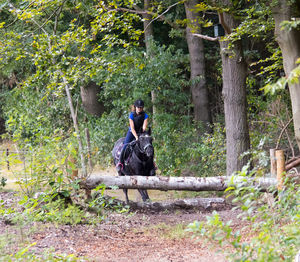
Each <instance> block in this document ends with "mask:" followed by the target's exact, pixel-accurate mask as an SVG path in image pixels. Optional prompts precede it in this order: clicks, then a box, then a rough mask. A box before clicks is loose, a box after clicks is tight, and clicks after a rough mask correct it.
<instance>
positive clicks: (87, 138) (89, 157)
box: [85, 128, 93, 172]
mask: <svg viewBox="0 0 300 262" xmlns="http://www.w3.org/2000/svg"><path fill="white" fill-rule="evenodd" d="M85 136H86V142H87V151H88V166H89V172H92V170H93V162H92V157H91V155H92V149H91V138H90V132H89V129H88V128H85Z"/></svg>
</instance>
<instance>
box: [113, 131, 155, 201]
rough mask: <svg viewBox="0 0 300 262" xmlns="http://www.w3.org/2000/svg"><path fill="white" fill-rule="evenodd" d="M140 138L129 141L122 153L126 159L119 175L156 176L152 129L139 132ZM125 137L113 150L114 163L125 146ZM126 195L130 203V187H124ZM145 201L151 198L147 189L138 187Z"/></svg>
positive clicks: (117, 160)
mask: <svg viewBox="0 0 300 262" xmlns="http://www.w3.org/2000/svg"><path fill="white" fill-rule="evenodd" d="M138 137H139V138H138V140H137V141H132V142H131V143H129V144H128V145H127V146H126V148H125V150H123V152H122V154H124V155H123V159H124V163H125V164H124V166H123V169H122V170H120V171H118V174H119V176H154V175H155V166H154V163H153V158H154V148H153V145H152V137H151V130H149V131H148V132H143V133H140V134H138ZM124 140H125V138H124V137H123V138H120V139H119V140H118V141H117V142H116V143H115V146H114V148H113V151H112V155H113V158H114V163H115V165H117V163H118V162H119V159H120V154H121V151H122V148H123V141H124ZM123 191H124V193H125V197H126V203H127V204H128V203H129V199H128V189H123ZM138 191H139V192H140V194H141V196H142V199H143V201H144V202H145V201H147V200H149V199H150V198H149V195H148V192H147V190H146V189H138Z"/></svg>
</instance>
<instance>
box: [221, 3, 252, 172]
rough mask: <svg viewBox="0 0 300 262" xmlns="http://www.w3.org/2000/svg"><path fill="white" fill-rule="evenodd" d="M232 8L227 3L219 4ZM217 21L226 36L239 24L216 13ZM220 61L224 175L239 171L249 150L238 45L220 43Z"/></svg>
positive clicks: (244, 69)
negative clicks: (224, 143)
mask: <svg viewBox="0 0 300 262" xmlns="http://www.w3.org/2000/svg"><path fill="white" fill-rule="evenodd" d="M223 2H224V4H226V5H227V6H230V7H233V6H232V4H231V1H229V0H225V1H223ZM219 20H220V23H221V24H222V26H223V28H224V29H225V33H226V35H229V34H230V33H231V32H232V30H233V29H234V28H236V27H237V26H238V24H239V22H238V21H237V20H236V19H235V18H234V15H233V14H230V13H229V12H219ZM220 47H221V57H222V78H223V91H222V93H223V97H224V112H225V127H226V153H227V155H226V173H227V175H231V174H232V173H233V172H235V171H238V170H241V168H242V167H243V165H245V164H246V163H247V161H248V159H247V158H246V157H242V158H241V155H242V154H243V153H244V152H246V151H247V150H249V148H250V137H249V128H248V120H247V102H246V77H247V66H246V63H245V59H244V56H243V47H242V42H241V41H235V42H233V43H230V42H229V41H226V40H225V41H220Z"/></svg>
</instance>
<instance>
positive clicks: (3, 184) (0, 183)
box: [0, 177, 7, 189]
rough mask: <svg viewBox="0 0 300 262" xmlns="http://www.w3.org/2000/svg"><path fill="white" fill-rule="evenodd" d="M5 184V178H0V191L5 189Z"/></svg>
mask: <svg viewBox="0 0 300 262" xmlns="http://www.w3.org/2000/svg"><path fill="white" fill-rule="evenodd" d="M6 182H7V178H5V177H1V180H0V189H1V188H3V187H5V185H6Z"/></svg>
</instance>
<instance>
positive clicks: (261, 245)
mask: <svg viewBox="0 0 300 262" xmlns="http://www.w3.org/2000/svg"><path fill="white" fill-rule="evenodd" d="M239 175H241V176H244V178H245V179H244V181H240V182H239V183H234V184H232V185H231V186H230V187H229V188H228V193H229V195H230V196H232V197H233V202H235V203H236V204H237V206H236V207H235V208H236V209H238V210H240V212H241V213H240V215H239V219H241V220H246V221H248V222H250V223H248V225H247V226H246V227H245V228H243V229H242V230H241V231H239V230H236V229H235V227H233V226H232V225H231V222H230V221H229V222H227V223H225V222H223V221H222V219H221V217H220V215H219V214H218V213H217V212H213V214H212V215H211V216H207V221H206V222H199V221H195V222H193V223H191V224H189V226H188V228H187V231H189V232H192V233H193V237H196V238H197V237H201V238H202V239H206V240H207V241H208V242H209V243H210V244H213V245H217V246H220V248H221V251H222V252H223V253H227V257H228V259H229V260H230V261H261V262H266V261H270V262H274V261H294V258H295V256H296V254H297V253H298V252H299V248H300V201H299V199H300V187H299V186H298V185H296V184H295V183H294V182H293V181H291V180H289V179H287V180H286V181H285V188H284V190H282V191H280V192H278V195H277V189H274V188H270V189H269V192H270V193H268V194H267V197H268V199H269V201H268V202H266V201H264V199H265V194H266V193H263V192H262V191H261V190H260V188H259V187H258V186H254V185H250V186H249V183H248V181H247V180H248V178H249V175H250V176H253V173H251V172H250V174H249V173H248V172H247V168H245V169H244V170H243V171H242V172H240V173H239ZM243 232H248V233H247V235H246V237H245V235H244V234H245V233H243ZM228 247H230V248H228Z"/></svg>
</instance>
